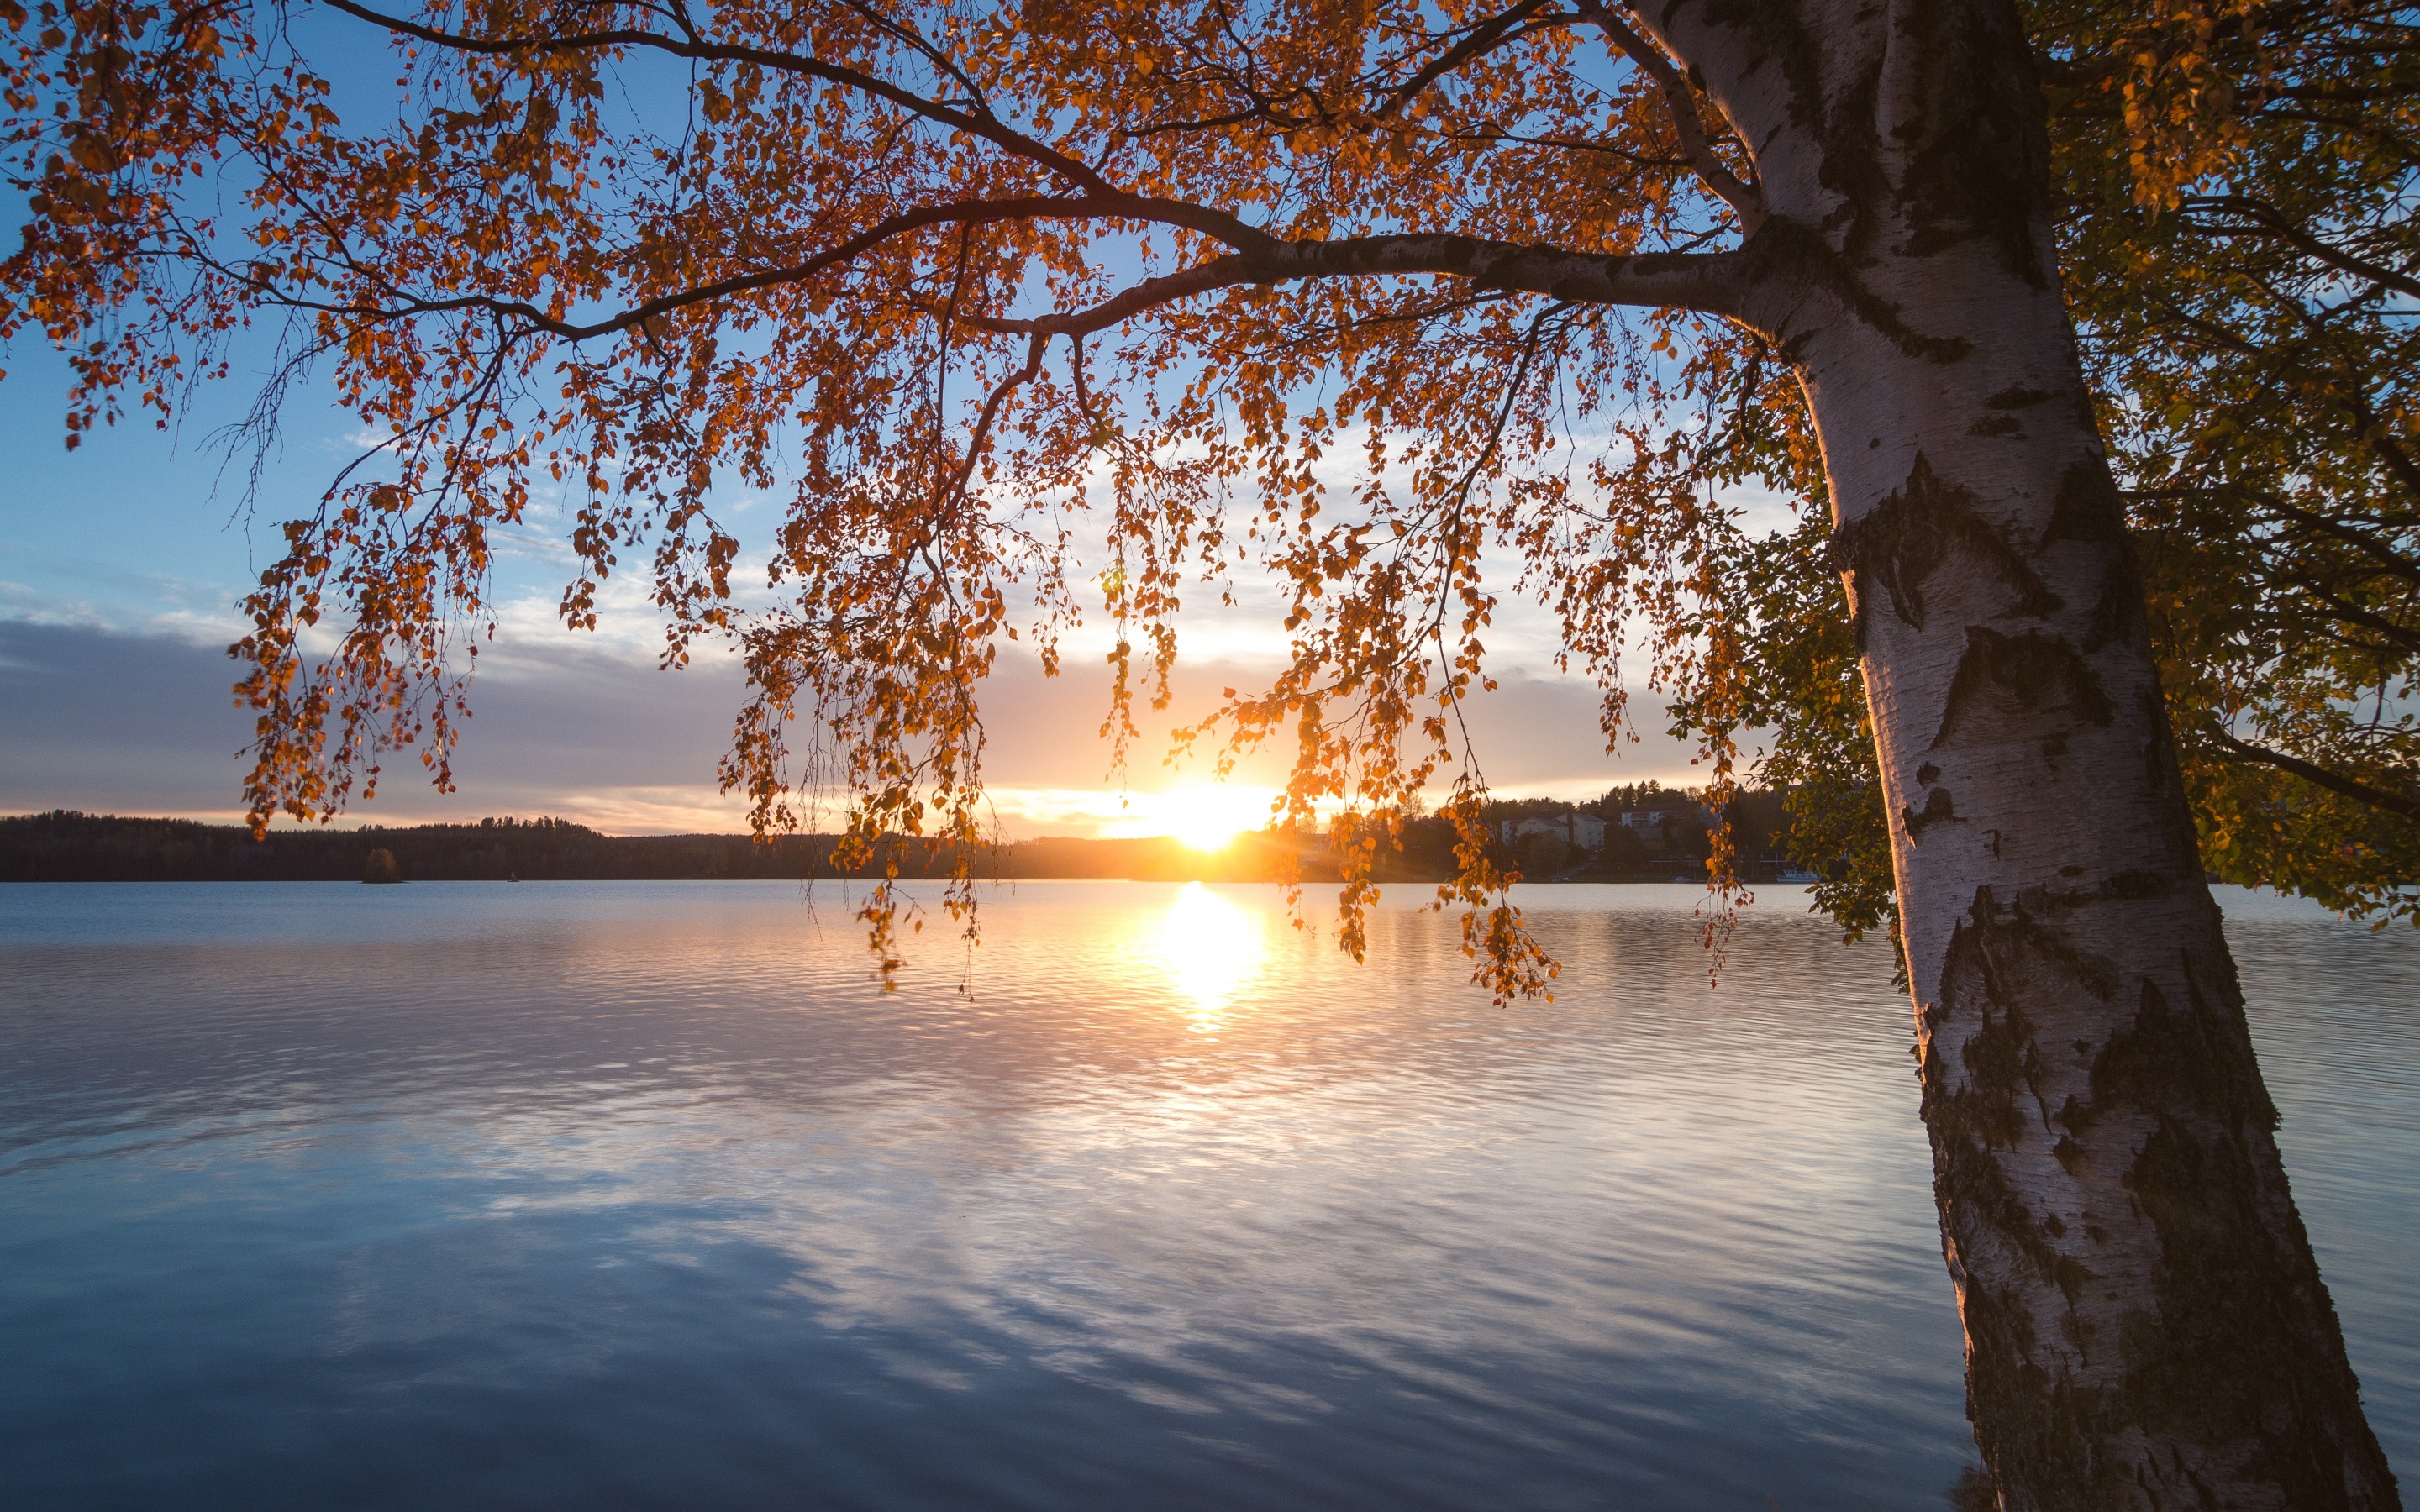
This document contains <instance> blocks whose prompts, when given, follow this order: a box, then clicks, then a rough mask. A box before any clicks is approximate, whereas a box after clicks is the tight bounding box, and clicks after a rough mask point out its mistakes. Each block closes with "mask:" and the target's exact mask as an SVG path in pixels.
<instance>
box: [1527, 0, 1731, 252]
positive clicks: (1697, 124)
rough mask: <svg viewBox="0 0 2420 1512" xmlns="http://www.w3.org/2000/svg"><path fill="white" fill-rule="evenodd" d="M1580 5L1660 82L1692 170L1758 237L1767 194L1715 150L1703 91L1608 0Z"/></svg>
mask: <svg viewBox="0 0 2420 1512" xmlns="http://www.w3.org/2000/svg"><path fill="white" fill-rule="evenodd" d="M1574 5H1575V8H1577V9H1578V11H1579V13H1580V14H1581V15H1582V16H1585V17H1587V18H1588V20H1589V23H1590V24H1591V25H1593V26H1595V27H1596V29H1597V30H1599V31H1601V32H1603V33H1605V35H1606V37H1607V38H1609V39H1612V42H1613V45H1614V46H1615V47H1617V48H1620V49H1621V52H1622V53H1623V54H1625V55H1627V56H1628V57H1629V59H1630V61H1632V62H1633V63H1636V64H1637V65H1638V66H1639V67H1640V68H1641V69H1645V70H1646V72H1647V76H1648V77H1649V78H1651V79H1653V80H1654V81H1655V85H1656V87H1657V88H1658V89H1661V90H1662V91H1663V93H1664V108H1665V110H1666V111H1667V113H1668V114H1669V115H1670V116H1671V118H1672V130H1673V131H1674V132H1675V133H1676V134H1678V135H1679V137H1680V138H1681V150H1682V152H1683V154H1684V155H1685V156H1686V157H1687V158H1688V160H1689V166H1690V167H1692V168H1694V169H1696V170H1697V174H1698V177H1699V178H1701V179H1703V180H1704V181H1705V185H1706V187H1707V188H1708V189H1711V190H1713V191H1714V193H1716V194H1718V195H1720V196H1722V199H1723V202H1724V203H1725V204H1728V205H1729V206H1730V208H1732V209H1733V210H1734V211H1736V212H1738V215H1739V218H1740V224H1741V227H1742V229H1744V230H1745V231H1747V232H1748V233H1750V234H1751V235H1753V234H1754V233H1755V231H1756V228H1757V227H1758V226H1760V225H1761V224H1764V195H1763V193H1761V191H1759V190H1758V189H1757V187H1756V186H1755V185H1753V184H1750V183H1748V182H1746V181H1745V180H1744V179H1742V178H1741V177H1739V176H1738V175H1737V174H1734V173H1732V172H1731V171H1730V168H1729V167H1728V166H1727V165H1725V163H1724V162H1723V160H1722V157H1721V155H1720V154H1719V153H1717V152H1715V151H1714V143H1713V141H1712V140H1711V139H1709V138H1708V137H1707V135H1706V122H1705V118H1704V117H1703V116H1699V114H1698V95H1697V91H1696V89H1694V88H1693V87H1691V85H1690V84H1689V81H1688V79H1687V78H1686V77H1685V76H1684V75H1683V73H1682V72H1681V70H1680V69H1678V68H1677V67H1675V66H1674V65H1673V62H1672V60H1671V58H1669V57H1668V56H1667V55H1666V54H1665V52H1664V50H1663V49H1662V48H1660V47H1657V46H1656V45H1655V44H1654V43H1653V42H1651V41H1649V40H1648V39H1646V38H1644V37H1641V36H1639V35H1638V33H1637V32H1635V31H1633V30H1631V28H1630V25H1629V23H1626V22H1624V21H1623V20H1622V19H1621V17H1620V16H1617V15H1615V14H1614V13H1613V11H1612V10H1611V9H1610V8H1608V7H1606V5H1605V3H1604V0H1574Z"/></svg>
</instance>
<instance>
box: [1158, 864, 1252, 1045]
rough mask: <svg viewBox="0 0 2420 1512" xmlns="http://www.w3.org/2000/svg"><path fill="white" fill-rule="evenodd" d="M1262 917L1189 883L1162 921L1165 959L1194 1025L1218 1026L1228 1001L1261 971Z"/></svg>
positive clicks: (1161, 954)
mask: <svg viewBox="0 0 2420 1512" xmlns="http://www.w3.org/2000/svg"><path fill="white" fill-rule="evenodd" d="M1263 953H1264V944H1263V942H1262V938H1261V916H1260V914H1259V913H1258V912H1257V911H1255V910H1253V909H1250V908H1247V907H1243V906H1241V905H1239V904H1237V903H1232V902H1230V901H1228V900H1227V899H1225V898H1221V897H1220V896H1218V894H1217V893H1215V892H1212V891H1211V890H1210V889H1209V888H1207V887H1203V886H1202V884H1200V883H1199V882H1188V883H1187V884H1186V885H1185V887H1184V888H1183V890H1182V891H1180V892H1178V893H1177V895H1176V901H1175V902H1174V903H1171V904H1169V906H1168V912H1167V913H1166V914H1165V915H1163V916H1162V917H1161V918H1160V922H1159V958H1160V961H1161V962H1162V963H1163V964H1165V965H1166V967H1167V968H1168V973H1169V975H1170V976H1171V978H1173V979H1174V980H1175V983H1176V990H1177V992H1178V993H1179V994H1180V995H1182V996H1183V997H1184V998H1185V999H1186V1000H1187V1003H1188V1004H1189V1010H1188V1016H1189V1017H1191V1019H1192V1020H1193V1027H1194V1028H1195V1029H1196V1030H1197V1031H1199V1032H1202V1033H1207V1032H1209V1031H1210V1030H1212V1029H1215V1028H1217V1027H1218V1024H1219V1020H1220V1018H1221V1016H1222V1015H1223V1014H1224V1012H1225V1011H1226V1008H1227V1005H1228V1004H1230V1003H1232V1002H1233V1001H1234V999H1235V998H1236V996H1237V995H1240V994H1241V993H1242V992H1244V990H1245V989H1246V988H1248V987H1249V986H1250V985H1251V984H1252V981H1253V979H1255V978H1256V977H1258V976H1259V975H1260V974H1261V957H1262V955H1263Z"/></svg>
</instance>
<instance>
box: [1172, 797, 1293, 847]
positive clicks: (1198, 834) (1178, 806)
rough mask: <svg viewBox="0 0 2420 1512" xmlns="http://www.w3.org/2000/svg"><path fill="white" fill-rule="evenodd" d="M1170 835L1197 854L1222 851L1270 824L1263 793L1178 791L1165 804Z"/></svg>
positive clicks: (1267, 803)
mask: <svg viewBox="0 0 2420 1512" xmlns="http://www.w3.org/2000/svg"><path fill="white" fill-rule="evenodd" d="M1161 812H1162V814H1163V815H1164V817H1165V822H1166V824H1167V825H1168V832H1169V834H1171V835H1172V836H1174V837H1175V838H1176V840H1177V841H1178V842H1179V843H1181V844H1183V845H1185V846H1186V847H1187V848H1188V849H1191V850H1197V851H1223V850H1225V849H1226V848H1227V847H1228V846H1230V845H1232V844H1233V843H1234V842H1235V837H1236V836H1238V835H1240V834H1242V833H1244V831H1246V830H1248V829H1258V828H1260V827H1261V826H1262V825H1265V824H1267V823H1268V820H1269V800H1268V795H1266V794H1264V793H1259V792H1254V791H1252V790H1249V789H1237V788H1229V787H1216V786H1210V785H1200V786H1193V787H1182V788H1178V789H1177V790H1175V791H1174V792H1172V793H1171V794H1169V795H1167V797H1166V798H1165V799H1164V800H1162V809H1161Z"/></svg>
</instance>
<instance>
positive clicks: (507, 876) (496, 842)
mask: <svg viewBox="0 0 2420 1512" xmlns="http://www.w3.org/2000/svg"><path fill="white" fill-rule="evenodd" d="M837 843H838V841H837V837H834V836H830V835H787V836H782V837H780V838H777V839H774V840H770V841H756V840H753V839H752V838H751V837H749V836H746V835H604V834H600V833H598V832H597V831H596V830H593V829H590V828H588V827H587V826H586V825H576V824H571V823H569V822H566V821H563V820H550V819H538V820H528V821H516V820H489V821H487V822H484V823H480V824H469V825H411V826H408V827H385V826H378V827H364V828H360V829H310V830H294V829H281V830H275V831H272V832H271V835H270V838H269V839H267V840H264V841H255V840H254V839H253V838H252V836H251V834H250V833H249V832H248V831H246V830H245V829H244V828H242V827H241V826H240V825H209V824H203V823H200V822H198V821H194V820H187V819H144V818H120V817H116V816H111V815H100V814H85V813H77V812H73V811H54V812H51V813H43V814H24V815H16V816H10V817H6V818H0V882H358V881H360V880H361V879H362V875H363V869H364V866H365V863H366V862H367V861H368V858H369V855H370V853H371V852H372V851H376V850H383V851H387V852H389V853H391V854H392V855H393V856H394V857H395V860H396V868H397V869H398V871H399V872H401V874H402V878H403V880H405V881H407V882H415V881H416V882H504V881H511V880H519V881H524V882H542V881H554V882H681V881H724V880H730V881H739V880H760V881H813V880H818V879H843V878H847V879H856V880H866V879H870V878H873V877H876V876H879V875H881V874H882V872H883V870H884V867H883V866H882V865H880V864H876V865H875V866H872V867H859V868H853V869H849V870H846V871H843V870H840V869H837V868H835V867H834V866H833V865H832V860H831V857H832V850H833V847H834V846H835V845H836V844H837ZM890 843H891V847H892V848H891V855H890V859H892V860H895V862H896V863H897V867H898V871H897V874H898V875H899V876H901V877H909V878H932V877H945V876H948V875H949V874H951V872H952V871H953V870H954V867H953V865H952V862H953V861H954V859H955V856H954V852H952V851H951V850H950V849H949V848H947V847H944V846H941V845H938V844H935V843H933V842H931V841H923V840H917V839H902V840H898V841H892V842H890ZM974 860H975V866H974V868H973V870H974V872H975V874H976V875H977V876H978V877H982V878H985V879H998V880H1001V881H1032V882H1041V881H1053V880H1059V881H1077V880H1135V881H1202V882H1265V881H1273V880H1276V879H1278V878H1279V877H1280V875H1281V874H1282V873H1283V872H1286V871H1287V870H1288V869H1289V863H1292V864H1293V866H1294V867H1295V868H1297V869H1298V875H1299V876H1300V877H1301V879H1302V880H1303V881H1306V882H1323V881H1333V880H1334V879H1335V876H1336V868H1335V863H1334V861H1333V860H1332V859H1331V858H1330V856H1328V855H1327V854H1326V848H1325V845H1324V844H1323V843H1321V842H1319V841H1311V843H1310V844H1308V845H1301V844H1298V843H1296V842H1292V841H1286V840H1283V839H1280V838H1277V837H1272V836H1267V835H1245V836H1241V837H1238V838H1237V840H1236V841H1234V842H1233V844H1232V845H1230V846H1228V847H1227V848H1226V849H1225V850H1222V851H1218V852H1215V853H1203V852H1201V851H1196V850H1192V849H1189V848H1187V846H1186V845H1184V844H1183V843H1182V842H1180V841H1175V840H1171V839H1168V838H1166V837H1152V838H1149V839H1141V840H1074V839H1042V840H1031V841H1015V842H1011V843H1006V844H1001V845H997V846H987V847H985V848H984V849H983V851H982V852H981V853H980V854H978V855H977V856H975V858H974ZM1452 871H1453V835H1452V831H1451V829H1450V826H1449V825H1446V824H1444V823H1443V822H1442V821H1439V820H1434V819H1422V820H1414V821H1412V822H1410V823H1409V824H1407V825H1405V826H1404V847H1403V849H1402V850H1401V851H1398V852H1388V853H1384V854H1381V855H1380V856H1379V857H1378V867H1377V880H1379V881H1381V882H1441V881H1444V880H1446V879H1447V878H1449V877H1450V876H1451V874H1452ZM1674 875H1675V869H1674V868H1672V867H1669V866H1666V867H1660V868H1650V869H1637V868H1631V869H1621V870H1616V869H1611V868H1605V867H1594V868H1583V869H1568V868H1564V869H1557V870H1556V871H1554V872H1550V873H1545V874H1541V875H1537V876H1534V877H1532V878H1530V880H1532V881H1541V882H1543V881H1570V882H1669V881H1671V880H1672V879H1673V877H1674Z"/></svg>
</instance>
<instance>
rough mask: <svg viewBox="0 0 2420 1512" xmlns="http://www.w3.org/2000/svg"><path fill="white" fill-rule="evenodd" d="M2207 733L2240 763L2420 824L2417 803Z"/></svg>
mask: <svg viewBox="0 0 2420 1512" xmlns="http://www.w3.org/2000/svg"><path fill="white" fill-rule="evenodd" d="M2206 733H2208V734H2209V735H2210V737H2211V739H2213V740H2215V741H2217V742H2218V743H2219V744H2220V745H2221V746H2223V747H2225V748H2226V749H2227V751H2229V752H2230V753H2231V754H2233V755H2234V756H2235V758H2236V759H2237V760H2239V761H2246V762H2257V763H2259V764H2261V765H2263V766H2273V767H2275V768H2277V770H2279V771H2281V772H2285V773H2288V774H2289V775H2291V776H2294V777H2299V778H2301V779H2303V780H2304V781H2305V782H2308V783H2310V784H2311V785H2312V786H2313V787H2319V788H2325V789H2327V790H2328V791H2329V792H2330V793H2334V794H2336V795H2339V796H2342V797H2347V798H2350V799H2352V800H2353V801H2355V802H2356V803H2366V804H2367V805H2369V806H2370V807H2371V808H2373V809H2379V810H2384V811H2385V812H2387V813H2391V814H2396V815H2398V816H2400V817H2402V818H2405V819H2411V820H2420V800H2415V799H2412V798H2408V797H2402V796H2398V795H2396V794H2393V793H2388V792H2385V791H2384V790H2382V789H2380V788H2374V787H2371V786H2370V785H2369V784H2368V783H2366V782H2362V781H2359V780H2356V779H2352V778H2350V777H2340V776H2338V775H2337V774H2335V773H2334V772H2331V771H2329V770H2328V769H2327V768H2326V767H2324V766H2319V765H2316V764H2312V763H2310V762H2306V761H2304V760H2303V759H2302V758H2301V757H2299V756H2288V755H2287V754H2286V753H2285V752H2284V751H2282V750H2271V749H2270V748H2267V747H2266V746H2255V745H2253V744H2251V743H2250V742H2249V741H2242V740H2238V739H2236V738H2235V737H2234V736H2233V735H2231V734H2228V733H2226V731H2225V730H2222V729H2220V728H2218V727H2217V726H2215V725H2213V726H2211V727H2210V728H2209V729H2208V731H2207V732H2206Z"/></svg>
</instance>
